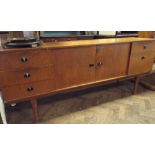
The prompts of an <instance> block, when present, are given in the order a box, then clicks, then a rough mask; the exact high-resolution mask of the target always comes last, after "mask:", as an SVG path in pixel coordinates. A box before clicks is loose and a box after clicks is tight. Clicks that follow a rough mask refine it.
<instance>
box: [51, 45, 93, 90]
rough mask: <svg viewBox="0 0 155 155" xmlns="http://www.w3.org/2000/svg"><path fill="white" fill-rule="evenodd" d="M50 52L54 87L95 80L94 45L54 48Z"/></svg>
mask: <svg viewBox="0 0 155 155" xmlns="http://www.w3.org/2000/svg"><path fill="white" fill-rule="evenodd" d="M52 52H53V56H54V59H53V64H54V68H55V70H54V75H55V77H56V78H55V83H56V89H60V88H66V87H71V86H76V85H81V84H85V83H90V82H93V81H95V55H96V47H95V46H91V47H79V48H77V47H76V48H66V49H56V50H52Z"/></svg>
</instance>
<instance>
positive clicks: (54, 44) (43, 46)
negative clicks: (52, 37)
mask: <svg viewBox="0 0 155 155" xmlns="http://www.w3.org/2000/svg"><path fill="white" fill-rule="evenodd" d="M138 41H155V40H154V39H151V38H136V37H129V38H110V39H94V40H75V41H60V42H49V43H42V44H41V45H40V46H39V47H37V48H10V49H3V48H0V52H1V53H3V52H15V51H23V50H27V51H29V50H37V49H54V48H67V47H79V46H95V45H103V44H117V43H131V42H138Z"/></svg>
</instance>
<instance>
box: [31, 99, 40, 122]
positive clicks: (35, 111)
mask: <svg viewBox="0 0 155 155" xmlns="http://www.w3.org/2000/svg"><path fill="white" fill-rule="evenodd" d="M31 105H32V112H33V117H34V121H35V123H38V122H39V111H38V103H37V100H36V99H32V100H31Z"/></svg>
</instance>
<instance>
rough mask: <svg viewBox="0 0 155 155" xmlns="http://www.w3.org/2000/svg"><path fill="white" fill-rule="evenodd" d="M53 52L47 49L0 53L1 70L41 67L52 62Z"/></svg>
mask: <svg viewBox="0 0 155 155" xmlns="http://www.w3.org/2000/svg"><path fill="white" fill-rule="evenodd" d="M51 59H52V58H51V53H50V52H49V51H47V50H31V51H28V50H27V51H19V52H12V53H11V52H8V53H1V54H0V70H1V71H3V70H19V69H25V68H40V67H43V66H48V65H49V64H51V62H52V60H51Z"/></svg>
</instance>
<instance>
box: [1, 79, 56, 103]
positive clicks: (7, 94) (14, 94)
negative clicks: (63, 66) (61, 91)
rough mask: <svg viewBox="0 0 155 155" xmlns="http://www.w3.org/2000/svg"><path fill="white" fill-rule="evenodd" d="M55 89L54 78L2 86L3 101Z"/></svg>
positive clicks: (37, 94)
mask: <svg viewBox="0 0 155 155" xmlns="http://www.w3.org/2000/svg"><path fill="white" fill-rule="evenodd" d="M54 90H55V82H54V79H50V80H46V81H39V82H33V83H26V84H20V85H15V86H9V87H3V89H2V91H3V96H4V100H5V103H7V102H10V101H14V100H15V101H16V100H21V99H26V98H29V97H35V96H39V95H44V94H48V93H50V92H52V91H54Z"/></svg>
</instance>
